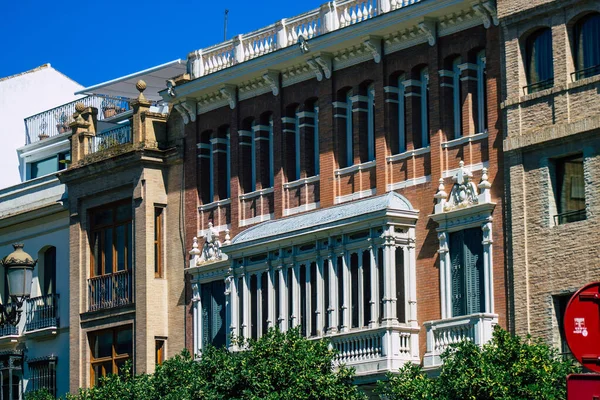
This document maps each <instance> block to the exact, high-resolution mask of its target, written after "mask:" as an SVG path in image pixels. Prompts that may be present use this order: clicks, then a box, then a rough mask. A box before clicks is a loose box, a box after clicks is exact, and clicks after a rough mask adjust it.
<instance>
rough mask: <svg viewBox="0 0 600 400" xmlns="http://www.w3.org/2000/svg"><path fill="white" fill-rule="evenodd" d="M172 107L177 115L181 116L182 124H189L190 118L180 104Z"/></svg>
mask: <svg viewBox="0 0 600 400" xmlns="http://www.w3.org/2000/svg"><path fill="white" fill-rule="evenodd" d="M173 107H175V109H176V110H177V111H178V112H179V115H181V118H183V123H184V124H186V125H187V124H188V123H189V122H190V118H189V116H188V113H187V110H186V109H185V108H183V106H182V103H179V104H175V105H174V106H173Z"/></svg>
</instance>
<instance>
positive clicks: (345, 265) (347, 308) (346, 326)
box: [338, 249, 352, 332]
mask: <svg viewBox="0 0 600 400" xmlns="http://www.w3.org/2000/svg"><path fill="white" fill-rule="evenodd" d="M339 257H342V271H341V274H342V276H343V280H344V287H343V291H344V301H343V304H342V310H343V311H342V315H343V319H342V324H341V331H342V332H347V331H349V330H350V327H351V326H352V321H351V317H352V314H351V309H352V307H351V306H352V299H351V298H350V295H351V292H350V287H351V286H350V279H351V274H350V254H349V253H348V251H346V249H344V252H343V253H340V254H339ZM338 273H340V271H338Z"/></svg>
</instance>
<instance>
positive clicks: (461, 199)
mask: <svg viewBox="0 0 600 400" xmlns="http://www.w3.org/2000/svg"><path fill="white" fill-rule="evenodd" d="M458 165H459V168H458V171H457V172H456V175H455V176H454V177H452V180H453V181H454V186H452V191H451V192H450V197H449V199H448V201H447V202H446V204H445V205H444V211H450V210H454V209H457V208H465V207H469V206H472V205H473V204H477V203H478V202H479V199H478V193H477V186H475V184H474V183H473V182H471V178H473V174H472V173H471V171H469V170H468V169H467V168H465V163H464V161H462V160H461V161H460V163H459V164H458Z"/></svg>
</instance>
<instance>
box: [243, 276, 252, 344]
mask: <svg viewBox="0 0 600 400" xmlns="http://www.w3.org/2000/svg"><path fill="white" fill-rule="evenodd" d="M244 269H245V268H244ZM242 297H243V298H244V309H243V310H242V322H243V325H242V334H243V335H244V338H249V337H250V336H251V334H252V331H251V326H250V325H251V323H252V314H251V310H252V307H251V304H250V274H249V273H248V272H246V271H244V275H243V277H242Z"/></svg>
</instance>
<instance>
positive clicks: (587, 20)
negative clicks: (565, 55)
mask: <svg viewBox="0 0 600 400" xmlns="http://www.w3.org/2000/svg"><path fill="white" fill-rule="evenodd" d="M573 30H574V32H573V35H574V39H575V40H574V42H575V49H574V50H575V51H574V57H575V79H576V80H577V79H583V78H587V77H590V76H593V75H596V74H598V73H600V14H598V13H594V14H590V15H587V16H585V17H583V18H582V19H580V20H579V21H577V23H576V24H575V26H574V28H573Z"/></svg>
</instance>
